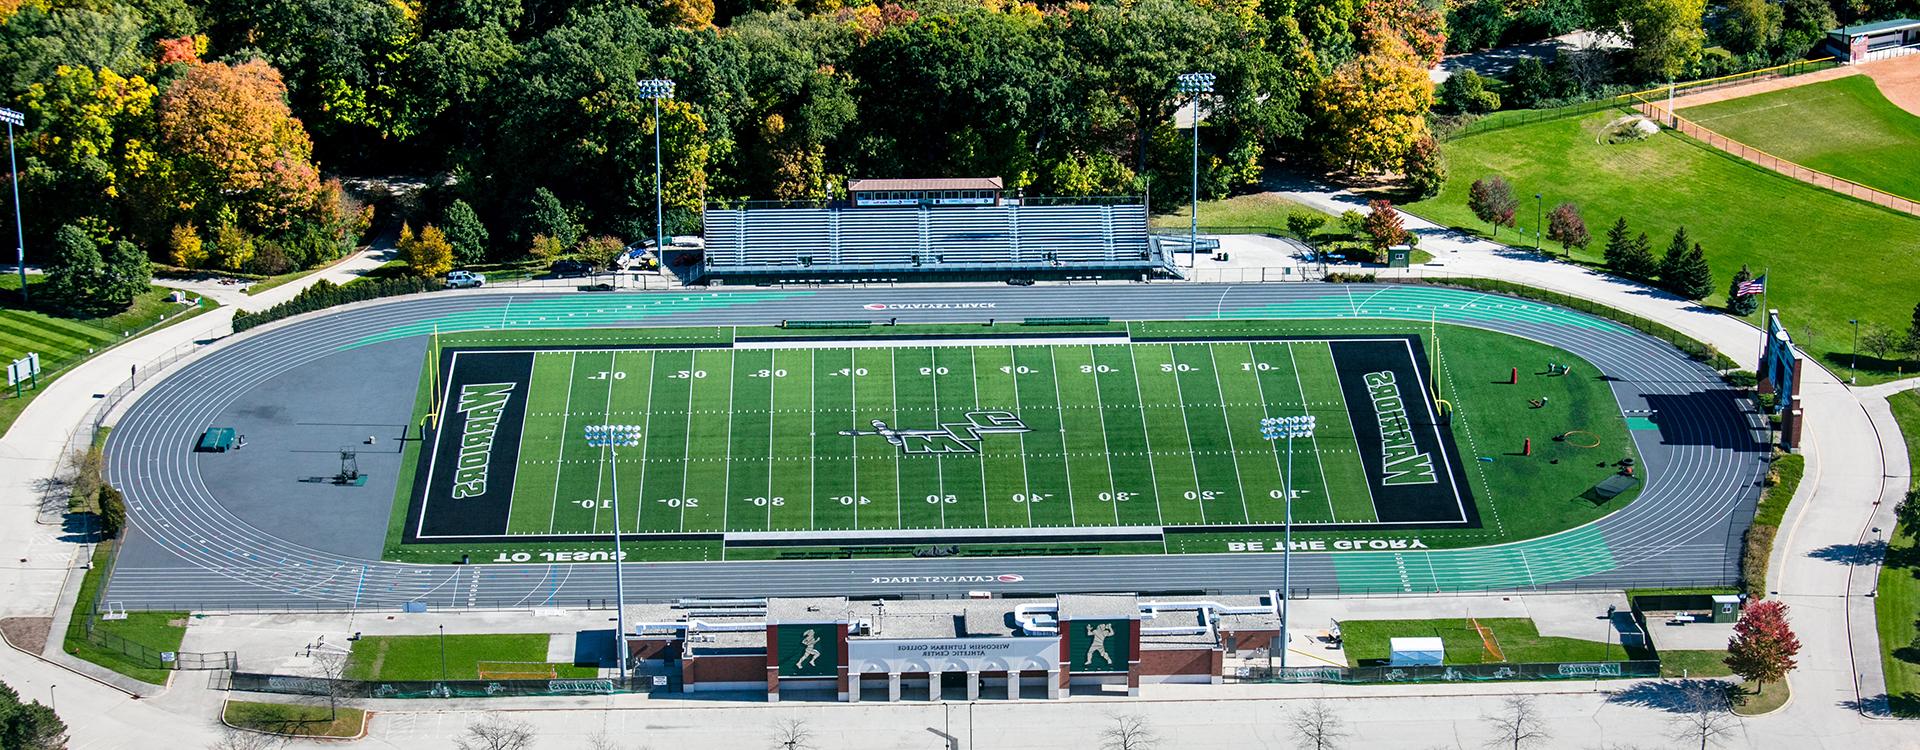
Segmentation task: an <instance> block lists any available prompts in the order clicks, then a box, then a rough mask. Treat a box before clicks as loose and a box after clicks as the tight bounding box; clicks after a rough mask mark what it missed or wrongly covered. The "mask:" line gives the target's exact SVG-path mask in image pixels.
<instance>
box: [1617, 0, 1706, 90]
mask: <svg viewBox="0 0 1920 750" xmlns="http://www.w3.org/2000/svg"><path fill="white" fill-rule="evenodd" d="M1705 10H1706V3H1705V0H1595V2H1594V3H1593V13H1594V20H1595V21H1596V22H1597V23H1599V24H1600V26H1599V27H1597V28H1606V29H1613V28H1619V29H1622V30H1623V31H1624V32H1625V34H1626V37H1627V40H1628V41H1630V42H1632V46H1631V48H1630V50H1629V51H1628V53H1627V59H1628V61H1629V65H1630V67H1631V68H1632V70H1633V72H1634V73H1636V74H1638V75H1639V76H1640V77H1641V79H1642V80H1647V81H1666V80H1670V79H1674V78H1679V77H1681V76H1683V75H1685V74H1686V72H1687V68H1688V67H1689V66H1691V65H1693V63H1694V61H1695V60H1698V59H1699V58H1700V42H1701V40H1703V39H1704V38H1705V37H1706V32H1705V31H1704V30H1702V29H1701V26H1700V16H1701V14H1702V13H1703V12H1705Z"/></svg>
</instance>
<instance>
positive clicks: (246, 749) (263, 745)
mask: <svg viewBox="0 0 1920 750" xmlns="http://www.w3.org/2000/svg"><path fill="white" fill-rule="evenodd" d="M287 742H288V738H286V737H282V736H280V735H276V734H267V733H266V732H256V731H253V730H251V729H241V728H239V727H228V726H223V727H221V728H220V739H217V740H214V742H213V744H212V745H208V746H207V747H208V748H209V750H273V748H276V747H280V746H281V745H285V744H287Z"/></svg>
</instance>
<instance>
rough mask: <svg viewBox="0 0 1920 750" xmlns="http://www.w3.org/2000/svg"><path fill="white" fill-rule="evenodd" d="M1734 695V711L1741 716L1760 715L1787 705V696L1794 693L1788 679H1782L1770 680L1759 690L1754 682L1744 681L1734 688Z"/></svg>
mask: <svg viewBox="0 0 1920 750" xmlns="http://www.w3.org/2000/svg"><path fill="white" fill-rule="evenodd" d="M1733 695H1734V698H1733V712H1734V713H1736V714H1739V715H1741V716H1759V715H1761V714H1765V713H1771V712H1773V711H1775V710H1778V709H1779V708H1780V707H1781V706H1784V705H1787V698H1788V697H1789V696H1791V695H1792V693H1791V692H1790V691H1789V689H1788V686H1787V681H1786V680H1780V681H1778V682H1769V683H1767V684H1766V686H1765V687H1763V688H1761V689H1758V690H1756V689H1755V688H1754V684H1753V683H1751V682H1742V683H1740V685H1739V687H1736V688H1734V693H1733Z"/></svg>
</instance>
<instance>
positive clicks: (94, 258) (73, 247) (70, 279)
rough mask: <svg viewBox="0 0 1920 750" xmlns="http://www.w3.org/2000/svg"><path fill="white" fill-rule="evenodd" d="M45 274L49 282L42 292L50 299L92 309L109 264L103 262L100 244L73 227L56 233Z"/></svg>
mask: <svg viewBox="0 0 1920 750" xmlns="http://www.w3.org/2000/svg"><path fill="white" fill-rule="evenodd" d="M43 270H44V271H45V272H46V275H47V280H46V283H45V284H43V285H42V288H44V289H46V290H47V295H48V296H49V297H52V298H53V300H54V301H55V302H58V303H59V304H62V305H66V306H68V307H72V308H85V307H91V306H92V302H93V301H94V300H97V299H99V296H100V288H101V285H102V283H104V282H105V280H106V274H107V271H106V262H105V261H103V260H101V259H100V243H99V242H97V241H95V240H94V238H93V236H92V235H89V234H87V232H86V230H84V229H81V228H79V227H76V226H74V225H72V224H67V225H65V226H62V227H60V230H59V231H58V232H55V233H54V235H53V254H52V255H51V256H49V257H48V258H47V262H46V265H45V266H44V268H43Z"/></svg>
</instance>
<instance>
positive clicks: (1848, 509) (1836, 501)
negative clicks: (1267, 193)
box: [1280, 185, 1912, 746]
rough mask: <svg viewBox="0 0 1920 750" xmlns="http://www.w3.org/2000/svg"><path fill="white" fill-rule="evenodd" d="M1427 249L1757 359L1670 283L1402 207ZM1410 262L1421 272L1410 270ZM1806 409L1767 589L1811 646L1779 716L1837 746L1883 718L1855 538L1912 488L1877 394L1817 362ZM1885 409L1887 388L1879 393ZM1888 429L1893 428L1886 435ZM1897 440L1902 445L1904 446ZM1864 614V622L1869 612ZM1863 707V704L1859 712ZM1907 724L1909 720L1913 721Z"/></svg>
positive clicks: (1333, 193)
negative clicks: (1482, 234)
mask: <svg viewBox="0 0 1920 750" xmlns="http://www.w3.org/2000/svg"><path fill="white" fill-rule="evenodd" d="M1280 193H1281V195H1282V196H1283V197H1285V198H1287V199H1289V200H1293V201H1297V202H1300V203H1305V204H1307V205H1310V206H1313V207H1315V208H1318V209H1321V210H1325V211H1329V212H1332V213H1336V214H1337V213H1339V212H1341V211H1345V210H1347V209H1350V208H1355V207H1357V206H1364V205H1365V201H1364V200H1363V199H1361V198H1358V197H1356V196H1354V195H1352V194H1351V193H1348V192H1346V191H1341V190H1329V189H1317V188H1315V187H1313V186H1300V185H1294V186H1286V187H1283V189H1282V190H1281V191H1280ZM1402 218H1403V219H1404V221H1405V222H1406V226H1407V228H1408V229H1409V230H1412V231H1414V232H1415V233H1416V234H1419V235H1421V238H1420V248H1421V249H1423V250H1427V251H1428V252H1431V253H1433V254H1434V255H1435V256H1436V260H1437V261H1438V263H1439V264H1441V265H1442V267H1443V268H1444V271H1443V272H1459V273H1462V274H1465V275H1473V276H1485V277H1490V278H1500V279H1506V280H1509V281H1515V282H1519V283H1523V284H1529V285H1533V286H1538V287H1541V288H1544V289H1551V290H1554V291H1559V292H1564V293H1567V294H1572V295H1575V296H1578V297H1582V298H1586V299H1591V300H1595V301H1598V302H1602V303H1604V304H1608V305H1611V306H1613V307H1616V308H1619V309H1622V310H1626V311H1628V312H1632V313H1636V314H1639V315H1642V316H1645V317H1647V318H1650V319H1653V320H1657V321H1660V322H1662V323H1664V324H1666V325H1668V326H1671V327H1673V328H1675V329H1677V330H1679V331H1681V332H1682V333H1685V334H1687V335H1690V336H1693V337H1694V338H1697V339H1699V340H1701V341H1704V342H1706V343H1708V344H1711V345H1713V346H1715V347H1717V348H1718V349H1720V350H1721V351H1722V352H1724V353H1726V354H1727V355H1728V356H1730V357H1732V358H1733V359H1734V360H1736V361H1738V362H1739V363H1740V364H1741V366H1742V367H1747V368H1752V367H1753V366H1754V364H1755V362H1756V361H1757V359H1758V347H1759V342H1760V338H1761V337H1760V332H1759V330H1758V329H1756V328H1754V327H1752V326H1750V325H1748V324H1746V323H1745V322H1743V321H1740V320H1738V319H1736V318H1734V317H1732V316H1728V315H1721V314H1718V313H1715V312H1713V311H1711V310H1709V309H1706V308H1704V307H1702V306H1700V305H1698V304H1696V303H1693V302H1689V301H1687V300H1683V299H1680V298H1678V297H1675V296H1674V295H1671V294H1667V293H1665V292H1662V291H1659V290H1655V289H1651V288H1648V287H1644V286H1640V285H1638V284H1634V283H1631V282H1627V281H1623V280H1620V279H1617V278H1614V277H1610V276H1607V275H1605V274H1601V273H1597V272H1594V271H1590V270H1587V269H1584V268H1581V267H1578V266H1573V265H1569V264H1565V263H1556V262H1551V261H1547V260H1544V259H1542V258H1540V256H1537V255H1535V254H1533V253H1531V252H1529V251H1525V250H1515V249H1513V248H1510V247H1506V246H1504V245H1500V244H1498V243H1494V242H1491V241H1488V240H1484V239H1480V238H1477V237H1473V236H1471V235H1467V234H1465V233H1463V232H1457V231H1453V230H1450V229H1446V228H1443V227H1440V226H1438V225H1435V224H1434V223H1432V222H1429V221H1426V220H1425V219H1421V218H1419V217H1416V216H1413V215H1411V214H1406V213H1404V212H1403V213H1402ZM1409 272H1421V271H1419V269H1409ZM1802 386H1803V387H1802V394H1801V395H1802V398H1803V399H1804V402H1805V404H1806V411H1807V433H1806V437H1805V444H1806V449H1805V454H1806V456H1807V472H1806V476H1805V478H1804V480H1803V481H1802V484H1801V486H1800V491H1799V493H1798V494H1797V495H1796V496H1795V498H1794V501H1793V503H1792V504H1791V506H1790V508H1789V510H1788V513H1787V517H1786V521H1785V523H1784V525H1783V526H1782V527H1781V530H1780V534H1779V536H1778V538H1776V540H1775V542H1774V555H1773V561H1772V564H1771V565H1770V566H1769V569H1768V577H1767V583H1768V585H1767V588H1768V590H1769V592H1771V595H1774V596H1777V597H1778V598H1780V599H1781V600H1783V601H1785V602H1787V604H1788V605H1789V606H1790V607H1791V608H1792V615H1791V619H1792V621H1793V624H1794V628H1795V630H1796V631H1797V632H1798V634H1799V636H1800V640H1801V642H1802V644H1804V646H1803V650H1802V651H1801V653H1800V657H1799V661H1800V668H1799V669H1798V670H1797V671H1796V672H1794V673H1793V675H1792V676H1791V677H1790V683H1791V684H1792V686H1793V692H1794V700H1793V701H1792V703H1791V704H1789V705H1788V706H1787V707H1786V708H1785V709H1783V710H1782V711H1780V712H1778V713H1777V714H1776V716H1779V717H1780V719H1781V720H1782V721H1783V722H1787V723H1792V724H1794V725H1796V726H1801V727H1824V728H1827V730H1828V731H1830V732H1831V736H1832V737H1834V738H1835V742H1836V745H1835V746H1838V745H1839V744H1844V743H1845V742H1847V741H1849V739H1848V738H1854V739H1861V740H1865V739H1866V738H1867V736H1869V735H1872V736H1878V735H1876V734H1873V733H1876V732H1884V731H1886V728H1887V726H1888V725H1887V724H1886V723H1883V722H1878V721H1874V720H1871V719H1870V718H1867V716H1866V715H1865V714H1870V713H1872V712H1873V710H1874V707H1876V706H1879V705H1882V703H1883V702H1884V700H1885V696H1884V693H1885V685H1884V682H1883V681H1882V679H1881V678H1880V677H1879V675H1880V669H1879V651H1878V645H1877V643H1873V642H1871V639H1872V638H1873V637H1874V630H1873V627H1872V612H1873V607H1872V602H1871V600H1870V599H1868V598H1867V597H1866V596H1865V594H1866V592H1867V591H1870V590H1871V586H1870V585H1866V584H1865V583H1864V581H1865V579H1866V577H1867V576H1868V573H1869V571H1868V570H1865V569H1861V566H1860V565H1859V564H1857V562H1856V561H1857V560H1858V559H1859V556H1858V555H1850V554H1846V553H1847V552H1849V551H1858V550H1859V547H1858V545H1861V544H1863V543H1871V540H1872V534H1873V532H1872V531H1871V530H1872V529H1873V528H1874V527H1876V526H1878V527H1880V528H1883V529H1884V528H1886V527H1888V526H1889V525H1890V524H1888V523H1886V522H1884V519H1881V518H1879V517H1881V516H1888V515H1890V514H1891V504H1892V503H1891V502H1890V501H1897V500H1898V498H1899V497H1900V496H1901V495H1902V494H1903V493H1904V492H1905V490H1906V487H1907V478H1906V476H1907V470H1906V457H1905V454H1904V448H1903V447H1899V446H1901V443H1900V438H1899V433H1898V430H1897V428H1895V427H1894V426H1893V424H1892V421H1891V416H1890V415H1884V416H1882V417H1881V418H1880V419H1875V418H1874V417H1875V414H1874V413H1873V412H1874V411H1878V410H1874V409H1870V408H1869V405H1870V404H1871V403H1872V402H1873V401H1874V400H1876V399H1875V397H1873V396H1866V397H1865V398H1864V399H1863V398H1862V394H1856V393H1855V392H1853V391H1852V390H1851V389H1849V388H1848V387H1847V386H1846V385H1845V384H1844V383H1842V382H1841V380H1840V379H1839V378H1838V377H1836V376H1835V375H1834V374H1833V373H1831V372H1828V371H1826V370H1824V369H1820V368H1819V367H1818V366H1817V365H1816V366H1815V367H1814V368H1811V369H1809V370H1808V371H1807V372H1806V373H1804V374H1803V376H1802ZM1877 400H1878V401H1879V403H1880V404H1881V405H1882V406H1881V407H1880V410H1883V409H1884V404H1885V399H1884V396H1880V397H1879V398H1878V399H1877ZM1889 436H1891V437H1889ZM1896 447H1899V448H1898V449H1897V450H1896V449H1895V448H1896ZM1863 620H1864V621H1863ZM1863 711H1864V712H1865V714H1863V713H1862V712H1863ZM1906 729H1907V731H1911V729H1912V728H1911V727H1907V728H1906Z"/></svg>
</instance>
